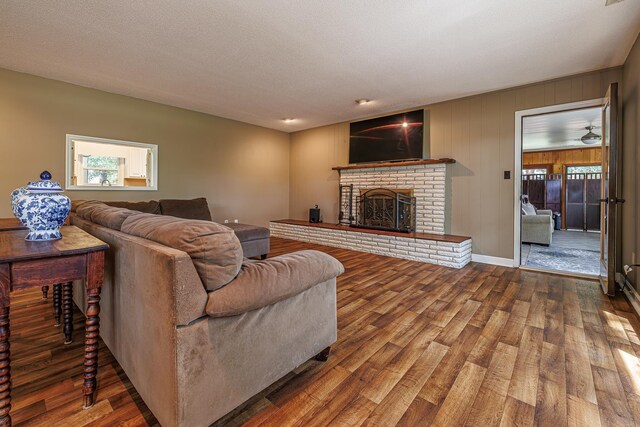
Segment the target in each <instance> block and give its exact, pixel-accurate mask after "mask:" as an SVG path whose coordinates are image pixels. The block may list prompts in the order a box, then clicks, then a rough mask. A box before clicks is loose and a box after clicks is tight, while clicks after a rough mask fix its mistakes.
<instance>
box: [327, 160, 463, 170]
mask: <svg viewBox="0 0 640 427" xmlns="http://www.w3.org/2000/svg"><path fill="white" fill-rule="evenodd" d="M455 162H456V161H455V160H453V159H449V158H442V159H424V160H409V161H406V162H384V163H364V164H359V165H348V166H335V167H333V168H331V169H333V170H334V171H341V170H349V169H372V168H398V167H400V168H401V167H409V166H419V165H437V164H442V163H444V164H449V163H455Z"/></svg>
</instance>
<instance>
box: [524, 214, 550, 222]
mask: <svg viewBox="0 0 640 427" xmlns="http://www.w3.org/2000/svg"><path fill="white" fill-rule="evenodd" d="M551 221H552V219H551V217H550V216H549V215H523V216H522V223H523V224H551Z"/></svg>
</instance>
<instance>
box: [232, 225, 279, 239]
mask: <svg viewBox="0 0 640 427" xmlns="http://www.w3.org/2000/svg"><path fill="white" fill-rule="evenodd" d="M225 226H226V227H229V228H230V229H232V230H233V231H234V232H235V233H236V236H238V239H240V241H241V242H248V241H250V240H259V239H268V238H269V229H268V228H266V227H258V226H257V225H248V224H236V223H233V224H225Z"/></svg>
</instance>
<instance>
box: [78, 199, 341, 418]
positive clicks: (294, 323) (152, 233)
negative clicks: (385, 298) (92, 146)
mask: <svg viewBox="0 0 640 427" xmlns="http://www.w3.org/2000/svg"><path fill="white" fill-rule="evenodd" d="M71 223H72V224H73V225H76V226H78V227H80V228H82V229H84V230H85V231H87V232H89V233H91V234H92V235H94V236H96V237H98V238H99V239H101V240H103V241H105V242H107V243H108V244H109V246H110V250H109V252H108V254H107V259H106V266H105V283H104V286H103V289H102V301H101V313H100V325H101V329H100V331H101V336H102V338H103V340H104V342H105V343H106V345H107V346H108V347H109V349H110V350H111V352H112V353H113V355H114V356H115V358H116V359H117V361H118V362H119V364H120V365H121V366H122V368H123V369H124V371H125V373H126V374H127V376H128V378H129V379H130V380H131V382H132V383H133V385H134V387H135V388H136V390H137V391H138V393H139V394H140V396H141V397H142V399H143V400H144V401H145V403H146V404H147V406H148V407H149V408H150V409H151V411H152V412H153V414H154V415H155V416H156V418H157V419H158V421H159V422H160V424H162V425H163V426H207V425H209V424H211V423H213V422H215V421H216V420H218V419H219V418H221V417H222V416H224V415H225V414H227V413H228V412H230V411H232V410H233V409H234V408H236V407H237V406H239V405H240V404H242V403H243V402H244V401H246V400H247V399H249V398H251V397H252V396H254V395H255V394H257V393H259V392H260V391H261V390H263V389H265V388H266V387H268V386H269V385H270V384H272V383H273V382H275V381H277V380H278V379H280V378H282V377H283V376H284V375H286V374H287V373H288V372H290V371H291V370H293V369H294V368H295V367H297V366H299V365H300V364H302V363H303V362H305V361H307V360H308V359H310V358H312V357H314V356H315V355H318V354H319V353H321V352H323V350H324V349H326V348H327V347H328V346H330V345H331V344H332V343H334V342H335V341H336V334H337V332H336V331H337V324H336V277H337V276H338V275H340V274H341V273H342V272H343V271H344V268H343V266H342V264H340V262H338V261H337V260H336V259H334V258H332V257H331V256H329V255H327V254H324V253H322V252H318V251H300V252H296V253H292V254H288V255H283V256H278V257H273V258H271V259H269V260H266V261H253V260H248V259H246V258H245V259H243V257H242V248H241V246H240V243H239V241H238V238H237V237H236V236H235V234H234V233H233V231H231V230H230V229H229V228H227V227H224V226H222V225H220V224H216V223H212V222H208V221H198V220H187V219H180V218H174V217H170V216H159V215H152V214H144V213H141V212H136V211H131V210H127V209H123V208H118V207H109V206H106V205H104V204H102V203H99V202H87V203H84V204H82V205H80V206H79V207H76V210H75V212H72V214H71ZM74 299H75V301H76V303H77V304H78V307H80V308H82V309H84V307H86V304H85V295H84V288H83V287H82V286H81V285H80V284H79V283H76V285H75V286H74ZM98 399H99V394H98Z"/></svg>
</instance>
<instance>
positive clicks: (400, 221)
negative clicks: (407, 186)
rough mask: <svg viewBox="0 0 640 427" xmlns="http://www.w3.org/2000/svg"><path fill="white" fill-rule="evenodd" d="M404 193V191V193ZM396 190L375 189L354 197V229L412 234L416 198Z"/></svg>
mask: <svg viewBox="0 0 640 427" xmlns="http://www.w3.org/2000/svg"><path fill="white" fill-rule="evenodd" d="M405 192H406V191H405ZM408 192H409V194H403V193H404V192H400V191H397V190H390V189H386V188H376V189H373V190H367V191H363V192H362V194H360V195H359V196H357V197H356V209H357V211H356V221H355V224H353V225H354V226H356V227H363V228H375V229H379V230H390V231H403V232H407V233H408V232H412V231H415V230H416V198H415V197H413V196H411V194H410V193H411V192H410V191H408Z"/></svg>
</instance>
